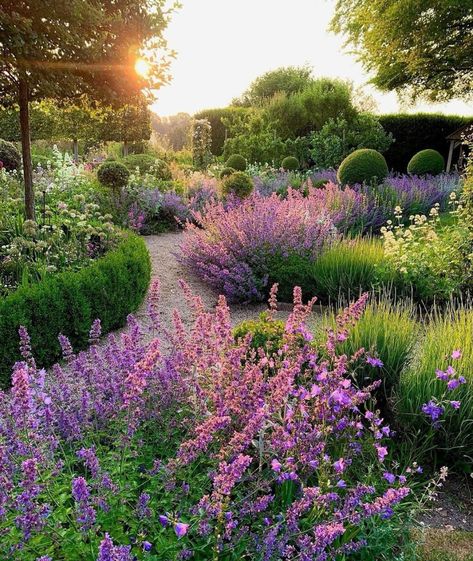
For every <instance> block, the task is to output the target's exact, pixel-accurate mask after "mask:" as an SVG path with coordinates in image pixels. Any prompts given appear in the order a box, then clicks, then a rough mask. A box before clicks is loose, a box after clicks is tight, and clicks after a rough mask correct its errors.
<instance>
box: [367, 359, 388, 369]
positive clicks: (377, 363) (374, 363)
mask: <svg viewBox="0 0 473 561" xmlns="http://www.w3.org/2000/svg"><path fill="white" fill-rule="evenodd" d="M366 362H367V363H368V364H370V365H371V366H374V367H376V368H382V367H383V366H384V364H383V361H382V360H381V359H379V358H376V357H372V356H368V357H366Z"/></svg>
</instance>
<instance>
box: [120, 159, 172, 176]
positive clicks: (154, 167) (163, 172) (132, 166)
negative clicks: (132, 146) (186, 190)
mask: <svg viewBox="0 0 473 561" xmlns="http://www.w3.org/2000/svg"><path fill="white" fill-rule="evenodd" d="M122 163H123V164H124V165H125V166H126V167H127V168H128V169H129V170H130V171H131V172H134V171H135V170H136V168H138V169H139V171H140V174H142V175H144V174H145V173H149V174H151V175H154V176H155V177H156V178H157V179H160V180H161V181H170V180H171V179H172V173H171V170H170V169H169V166H168V164H167V163H166V162H165V161H164V160H160V159H158V158H155V157H154V156H153V155H151V154H130V155H128V156H126V157H125V158H123V159H122Z"/></svg>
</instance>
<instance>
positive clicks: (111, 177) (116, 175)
mask: <svg viewBox="0 0 473 561" xmlns="http://www.w3.org/2000/svg"><path fill="white" fill-rule="evenodd" d="M129 178H130V171H129V170H128V168H127V167H126V166H124V165H123V164H121V163H120V162H113V161H111V162H104V163H103V164H101V166H100V167H99V169H98V170H97V179H98V180H99V181H100V183H101V184H102V185H104V186H105V187H109V188H110V189H113V190H114V191H119V190H120V189H123V187H125V186H126V184H127V183H128V179H129Z"/></svg>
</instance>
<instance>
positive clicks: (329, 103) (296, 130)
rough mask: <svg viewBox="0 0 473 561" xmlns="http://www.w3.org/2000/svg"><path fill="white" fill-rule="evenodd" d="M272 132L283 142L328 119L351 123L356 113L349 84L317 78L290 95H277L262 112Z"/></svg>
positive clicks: (307, 131)
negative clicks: (336, 118)
mask: <svg viewBox="0 0 473 561" xmlns="http://www.w3.org/2000/svg"><path fill="white" fill-rule="evenodd" d="M264 113H265V115H266V119H267V121H268V122H269V123H271V127H272V129H273V130H274V131H275V132H276V134H277V135H278V136H279V137H281V138H282V139H283V140H286V139H287V138H297V137H298V136H305V135H306V134H308V133H309V132H311V131H313V130H319V129H320V128H321V127H322V126H323V125H324V123H325V122H326V121H327V120H328V119H330V118H331V117H333V118H334V117H343V118H345V119H347V120H351V119H352V118H353V117H354V116H355V115H356V110H355V108H354V107H353V104H352V101H351V88H350V85H349V84H347V83H346V82H344V81H342V80H334V79H331V78H319V79H317V80H314V81H313V82H312V83H311V84H310V85H309V86H308V87H307V88H305V89H304V90H302V91H300V92H297V93H294V94H292V95H287V94H278V95H276V96H274V97H273V99H272V100H271V101H270V102H269V104H268V106H267V107H266V108H265V109H264Z"/></svg>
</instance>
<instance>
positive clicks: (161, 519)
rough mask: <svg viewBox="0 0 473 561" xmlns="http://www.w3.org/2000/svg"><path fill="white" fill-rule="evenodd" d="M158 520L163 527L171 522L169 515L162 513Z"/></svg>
mask: <svg viewBox="0 0 473 561" xmlns="http://www.w3.org/2000/svg"><path fill="white" fill-rule="evenodd" d="M158 520H159V523H160V524H161V526H162V527H163V528H165V527H166V526H167V525H168V524H169V518H168V517H167V516H164V514H160V515H159V516H158Z"/></svg>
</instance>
